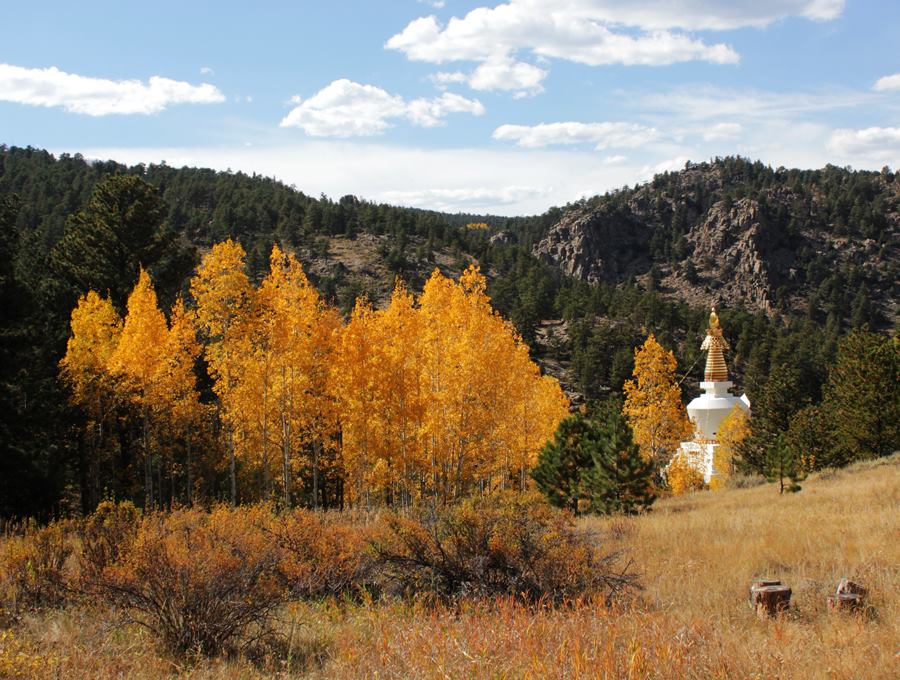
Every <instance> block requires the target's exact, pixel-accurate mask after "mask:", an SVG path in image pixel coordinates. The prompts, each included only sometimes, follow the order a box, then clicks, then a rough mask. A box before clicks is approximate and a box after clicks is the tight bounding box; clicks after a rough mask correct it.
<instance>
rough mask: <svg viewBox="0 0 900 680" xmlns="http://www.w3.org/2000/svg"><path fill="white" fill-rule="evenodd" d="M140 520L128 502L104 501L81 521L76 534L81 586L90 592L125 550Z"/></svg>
mask: <svg viewBox="0 0 900 680" xmlns="http://www.w3.org/2000/svg"><path fill="white" fill-rule="evenodd" d="M140 517H141V513H140V510H138V509H137V508H136V507H135V506H134V504H133V503H131V502H130V501H125V502H124V503H114V502H112V501H103V502H102V503H100V505H98V506H97V509H96V510H95V511H94V512H93V513H92V514H90V515H88V516H87V517H86V518H85V519H84V520H83V521H82V523H81V526H80V530H79V532H78V533H79V538H80V539H81V554H80V556H79V564H80V572H81V582H82V586H83V587H85V588H86V589H88V590H90V589H91V587H92V584H93V583H95V582H97V580H98V579H99V578H100V577H101V575H102V574H103V571H104V570H105V569H106V568H107V567H109V566H110V565H112V564H114V563H115V562H116V561H117V560H118V559H119V556H120V555H121V554H122V553H124V552H127V551H128V549H129V548H130V547H131V545H132V543H133V542H134V539H135V536H136V535H137V531H138V522H139V520H140Z"/></svg>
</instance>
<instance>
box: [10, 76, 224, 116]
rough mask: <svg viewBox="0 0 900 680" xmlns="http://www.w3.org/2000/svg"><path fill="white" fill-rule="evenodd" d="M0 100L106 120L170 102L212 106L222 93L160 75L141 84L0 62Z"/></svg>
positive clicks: (147, 111) (148, 111)
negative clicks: (110, 116)
mask: <svg viewBox="0 0 900 680" xmlns="http://www.w3.org/2000/svg"><path fill="white" fill-rule="evenodd" d="M0 100H3V101H9V102H16V103H19V104H29V105H31V106H47V107H61V108H63V109H65V110H66V111H69V112H71V113H82V114H85V115H88V116H106V115H110V114H151V113H159V112H160V111H163V110H165V109H166V107H168V106H170V105H172V104H218V103H221V102H224V101H225V95H223V94H222V93H221V92H220V91H219V89H218V88H216V87H215V86H213V85H210V84H208V83H202V84H200V85H191V84H190V83H186V82H184V81H180V80H171V79H170V78H163V77H161V76H151V77H150V79H149V80H148V81H147V82H146V83H144V82H142V81H140V80H107V79H105V78H91V77H88V76H80V75H76V74H74V73H66V72H65V71H60V70H59V69H58V68H56V67H55V66H51V67H50V68H24V67H21V66H12V65H10V64H0Z"/></svg>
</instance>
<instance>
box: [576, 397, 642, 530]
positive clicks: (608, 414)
mask: <svg viewBox="0 0 900 680" xmlns="http://www.w3.org/2000/svg"><path fill="white" fill-rule="evenodd" d="M596 418H597V419H599V421H600V432H599V436H598V439H597V444H598V446H596V447H595V448H593V449H592V450H591V459H592V463H593V466H592V467H591V468H590V470H589V471H588V474H587V476H586V479H585V487H586V488H587V489H588V491H589V497H590V502H591V509H592V510H593V511H594V512H597V513H603V514H610V513H617V512H622V513H625V514H633V513H636V512H639V511H641V510H644V509H646V508H648V507H650V505H652V503H653V501H654V500H655V498H656V494H655V492H654V486H653V477H654V475H655V472H656V469H655V466H654V464H653V462H652V461H648V460H645V459H644V458H643V456H641V453H640V448H639V447H638V446H637V444H635V443H634V441H633V439H632V435H631V428H630V427H628V423H627V422H626V421H625V419H624V418H623V417H622V414H621V405H620V404H618V403H617V402H614V401H610V402H607V404H606V405H605V406H604V408H603V409H602V410H601V411H600V412H599V413H598V414H597V415H596Z"/></svg>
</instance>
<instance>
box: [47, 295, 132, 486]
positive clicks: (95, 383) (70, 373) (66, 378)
mask: <svg viewBox="0 0 900 680" xmlns="http://www.w3.org/2000/svg"><path fill="white" fill-rule="evenodd" d="M70 328H71V336H70V337H69V341H68V343H67V344H66V354H65V356H64V357H63V358H62V360H61V361H60V362H59V368H60V377H61V379H62V381H63V383H64V384H65V385H66V387H67V388H68V389H69V396H70V400H71V402H72V403H73V404H75V405H77V406H79V407H80V408H81V409H82V410H83V411H84V413H85V415H86V416H87V423H86V434H87V436H86V441H87V445H88V449H89V451H88V460H87V461H86V464H87V469H88V470H89V472H88V478H89V479H91V480H92V483H93V484H92V486H93V488H94V489H95V490H96V489H97V488H98V487H99V479H97V471H98V469H99V463H100V461H99V460H98V457H99V456H100V455H101V451H102V448H103V445H104V425H105V423H106V421H107V418H108V417H109V414H110V413H111V412H112V410H113V408H114V406H115V403H116V401H115V396H116V395H115V384H114V381H113V377H112V375H111V373H110V372H109V361H110V358H111V357H112V355H113V353H114V352H115V349H116V345H117V344H118V341H119V335H120V334H121V332H122V319H121V318H120V317H119V315H118V313H117V312H116V310H115V308H114V307H113V305H112V302H110V301H109V299H108V298H103V297H100V296H99V295H98V294H97V293H95V292H94V291H89V292H88V293H87V294H86V295H82V296H81V297H80V298H79V299H78V304H77V305H76V306H75V308H74V309H73V310H72V318H71V322H70ZM96 500H98V499H90V501H91V502H90V503H89V504H93V501H96Z"/></svg>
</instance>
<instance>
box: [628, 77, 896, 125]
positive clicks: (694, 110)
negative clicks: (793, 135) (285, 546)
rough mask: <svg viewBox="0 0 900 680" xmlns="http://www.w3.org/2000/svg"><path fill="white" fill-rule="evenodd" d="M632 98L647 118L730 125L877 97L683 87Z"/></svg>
mask: <svg viewBox="0 0 900 680" xmlns="http://www.w3.org/2000/svg"><path fill="white" fill-rule="evenodd" d="M623 96H633V101H634V104H635V105H637V106H639V107H640V108H641V110H642V111H644V112H645V113H647V114H648V115H653V114H657V115H659V116H662V117H664V118H665V119H666V120H671V119H672V118H673V117H678V118H682V119H684V120H686V121H709V120H714V119H717V118H718V119H722V118H728V119H732V120H734V121H744V122H746V121H751V120H752V121H767V120H771V119H772V118H785V119H787V118H794V117H796V116H807V115H810V116H812V115H818V114H821V113H824V112H826V111H833V110H836V109H849V108H854V107H857V106H863V105H866V104H869V103H871V102H873V101H874V100H875V99H876V98H877V97H878V95H875V94H872V93H871V92H859V91H856V90H830V91H825V92H773V91H767V90H752V89H746V88H744V89H737V88H721V87H714V86H710V85H687V86H683V87H677V88H672V89H670V90H663V91H657V92H652V93H649V94H646V93H632V94H623Z"/></svg>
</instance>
